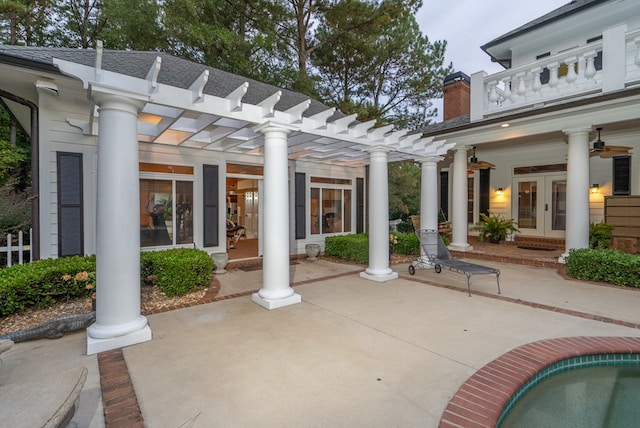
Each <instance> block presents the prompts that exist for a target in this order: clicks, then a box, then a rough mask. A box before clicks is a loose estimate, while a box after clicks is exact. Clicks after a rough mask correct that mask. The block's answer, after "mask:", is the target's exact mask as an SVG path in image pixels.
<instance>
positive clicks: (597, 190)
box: [589, 183, 600, 193]
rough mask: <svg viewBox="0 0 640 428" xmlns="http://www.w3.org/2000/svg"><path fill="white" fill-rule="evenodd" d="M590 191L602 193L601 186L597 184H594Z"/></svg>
mask: <svg viewBox="0 0 640 428" xmlns="http://www.w3.org/2000/svg"><path fill="white" fill-rule="evenodd" d="M589 190H590V191H591V193H598V192H599V191H600V185H599V184H597V183H596V184H592V185H591V187H590V188H589Z"/></svg>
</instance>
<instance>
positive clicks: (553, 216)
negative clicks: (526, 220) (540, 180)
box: [544, 176, 567, 237]
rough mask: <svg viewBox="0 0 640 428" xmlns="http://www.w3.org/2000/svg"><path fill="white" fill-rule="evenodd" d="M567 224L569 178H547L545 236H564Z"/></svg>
mask: <svg viewBox="0 0 640 428" xmlns="http://www.w3.org/2000/svg"><path fill="white" fill-rule="evenodd" d="M566 224H567V178H566V176H548V177H546V178H545V221H544V225H545V231H544V232H545V233H544V234H545V236H549V237H564V231H565V229H566Z"/></svg>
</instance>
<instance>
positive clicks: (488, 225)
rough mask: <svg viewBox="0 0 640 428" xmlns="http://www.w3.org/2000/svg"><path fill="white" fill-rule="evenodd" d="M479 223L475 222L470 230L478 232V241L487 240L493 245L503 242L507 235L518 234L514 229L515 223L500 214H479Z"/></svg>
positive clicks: (515, 228) (516, 229)
mask: <svg viewBox="0 0 640 428" xmlns="http://www.w3.org/2000/svg"><path fill="white" fill-rule="evenodd" d="M480 219H481V220H480V221H479V222H477V223H476V224H475V225H474V226H473V228H472V230H477V231H478V232H480V233H479V234H478V239H480V241H483V242H484V241H485V240H486V239H487V238H488V239H489V242H492V243H494V244H497V243H499V242H500V241H501V240H503V239H504V238H505V237H506V236H507V234H508V233H509V234H513V233H514V232H520V231H519V230H518V228H517V227H516V225H517V223H516V222H515V220H514V219H512V218H511V219H507V218H505V217H504V216H503V215H501V214H498V215H496V214H493V213H492V212H491V211H489V215H487V214H485V213H480Z"/></svg>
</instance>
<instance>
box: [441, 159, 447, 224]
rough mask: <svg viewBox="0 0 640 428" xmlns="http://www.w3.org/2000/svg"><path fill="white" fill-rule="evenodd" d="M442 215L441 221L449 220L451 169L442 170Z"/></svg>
mask: <svg viewBox="0 0 640 428" xmlns="http://www.w3.org/2000/svg"><path fill="white" fill-rule="evenodd" d="M440 215H441V216H442V217H441V218H440V220H439V221H448V220H449V171H440Z"/></svg>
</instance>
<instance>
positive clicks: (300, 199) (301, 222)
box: [295, 172, 307, 239]
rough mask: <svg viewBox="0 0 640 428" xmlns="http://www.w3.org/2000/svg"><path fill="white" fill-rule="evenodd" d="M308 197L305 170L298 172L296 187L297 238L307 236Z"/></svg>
mask: <svg viewBox="0 0 640 428" xmlns="http://www.w3.org/2000/svg"><path fill="white" fill-rule="evenodd" d="M306 199H307V175H306V174H305V173H303V172H296V189H295V216H296V218H295V221H296V239H304V238H306V237H307V234H306V232H307V221H306V219H307V216H306Z"/></svg>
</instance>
